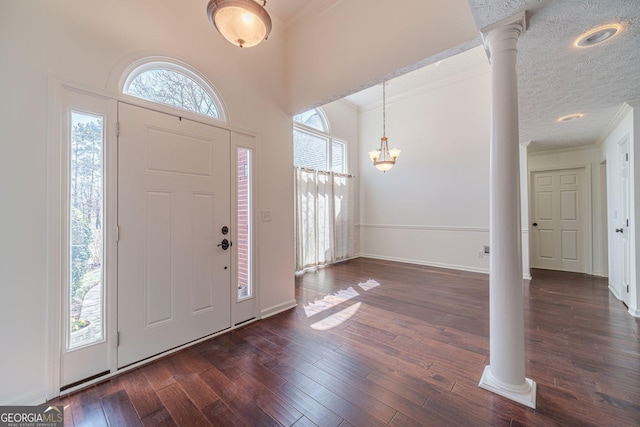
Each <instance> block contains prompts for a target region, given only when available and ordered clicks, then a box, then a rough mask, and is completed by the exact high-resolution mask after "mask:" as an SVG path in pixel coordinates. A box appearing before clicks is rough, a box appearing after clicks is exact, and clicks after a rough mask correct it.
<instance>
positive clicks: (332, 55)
mask: <svg viewBox="0 0 640 427" xmlns="http://www.w3.org/2000/svg"><path fill="white" fill-rule="evenodd" d="M333 3H334V4H333V6H332V7H331V8H329V9H328V10H326V11H323V12H321V13H317V14H316V15H315V16H314V17H313V19H312V20H310V22H307V23H305V25H304V26H303V27H302V28H300V29H298V30H297V31H296V32H295V33H294V34H292V35H291V37H290V38H289V40H288V50H287V64H288V65H287V80H288V85H289V86H288V87H289V94H290V97H289V100H288V107H289V110H290V111H291V112H292V113H295V112H300V111H304V110H306V109H308V108H310V107H315V106H318V105H320V104H323V103H326V102H328V101H331V100H333V99H337V98H340V97H342V96H346V95H349V94H351V93H353V92H355V91H356V89H364V88H366V87H368V86H369V85H370V84H371V83H372V82H374V81H378V80H380V78H381V77H382V76H387V75H389V74H390V73H393V72H395V71H397V70H398V69H400V68H404V67H408V66H411V65H413V64H415V63H416V62H418V61H421V60H424V59H425V58H428V57H430V56H432V55H435V54H437V53H440V52H442V51H445V50H448V49H450V48H452V47H455V46H458V45H460V44H462V43H464V42H467V41H469V40H472V39H475V38H477V36H478V30H477V28H476V25H475V22H474V20H473V17H472V16H471V10H470V8H469V5H468V3H467V1H466V0H430V1H424V0H404V1H402V2H388V1H371V0H349V1H335V2H333Z"/></svg>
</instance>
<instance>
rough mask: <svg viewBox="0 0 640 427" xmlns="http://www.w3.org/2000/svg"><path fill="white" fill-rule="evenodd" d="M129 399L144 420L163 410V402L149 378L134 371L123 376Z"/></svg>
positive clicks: (138, 371)
mask: <svg viewBox="0 0 640 427" xmlns="http://www.w3.org/2000/svg"><path fill="white" fill-rule="evenodd" d="M122 380H123V382H124V384H125V388H126V390H127V394H128V395H129V399H130V400H131V403H132V404H133V407H134V408H135V410H136V412H137V413H138V416H139V417H140V418H144V417H146V416H148V415H151V414H153V413H155V412H158V411H160V410H161V409H163V408H164V407H163V405H162V402H161V401H160V399H159V398H158V395H157V394H156V392H155V390H154V389H153V387H152V386H151V384H149V381H148V380H147V377H146V376H145V375H144V374H143V373H142V372H141V371H140V370H137V369H136V370H134V371H131V372H127V373H126V374H124V375H122Z"/></svg>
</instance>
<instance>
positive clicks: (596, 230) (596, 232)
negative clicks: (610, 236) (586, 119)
mask: <svg viewBox="0 0 640 427" xmlns="http://www.w3.org/2000/svg"><path fill="white" fill-rule="evenodd" d="M528 161H529V171H530V172H531V171H539V170H547V169H549V170H550V169H570V168H574V167H585V166H586V167H588V168H590V171H591V181H590V183H589V184H590V185H591V193H590V195H587V196H590V199H591V204H590V206H588V209H589V211H590V212H589V213H590V216H591V225H590V227H589V229H588V230H589V232H590V233H591V245H590V248H589V252H590V254H591V259H590V263H591V271H587V273H588V274H594V275H596V276H606V275H607V272H606V271H604V270H603V262H602V257H603V253H602V232H601V229H602V228H601V227H602V215H601V207H602V203H601V200H600V198H601V196H602V191H601V189H600V183H601V182H602V179H601V177H600V172H601V169H600V162H601V157H600V153H599V149H598V147H596V146H595V145H591V146H586V147H580V148H576V149H564V150H550V151H541V152H533V153H529V159H528ZM587 176H588V175H587Z"/></svg>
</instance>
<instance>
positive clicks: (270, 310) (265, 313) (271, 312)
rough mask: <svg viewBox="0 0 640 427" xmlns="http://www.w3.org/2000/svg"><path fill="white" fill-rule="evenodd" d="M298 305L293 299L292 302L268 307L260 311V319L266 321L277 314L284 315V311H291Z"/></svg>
mask: <svg viewBox="0 0 640 427" xmlns="http://www.w3.org/2000/svg"><path fill="white" fill-rule="evenodd" d="M297 305H298V303H297V302H296V300H294V299H293V300H291V301H287V302H283V303H282V304H278V305H274V306H271V307H267V308H265V309H263V310H260V318H261V319H266V318H267V317H271V316H275V315H276V314H278V313H282V312H283V311H286V310H289V309H291V308H293V307H296V306H297Z"/></svg>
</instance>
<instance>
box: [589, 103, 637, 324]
mask: <svg viewBox="0 0 640 427" xmlns="http://www.w3.org/2000/svg"><path fill="white" fill-rule="evenodd" d="M618 116H619V117H618V119H619V120H618V121H616V123H615V126H613V128H612V129H611V130H610V132H609V133H608V135H607V136H606V138H605V139H604V142H603V143H602V145H601V147H600V153H599V154H600V156H601V158H604V159H606V162H607V198H608V202H607V209H608V219H609V225H608V235H609V246H608V252H609V288H610V289H611V291H612V292H613V293H614V295H616V297H618V298H621V296H622V293H623V291H624V290H623V289H622V288H621V283H622V281H621V276H620V274H621V273H620V272H621V270H620V269H621V266H620V259H621V258H622V255H621V248H620V236H619V235H618V234H617V233H615V232H614V230H615V229H616V228H618V227H620V226H621V225H622V223H621V221H623V220H624V219H623V218H622V217H621V211H622V201H621V189H620V176H619V170H620V162H619V159H618V143H619V142H620V141H622V140H623V139H624V138H628V139H629V151H630V152H629V154H630V167H631V179H630V181H631V188H630V193H631V196H632V197H633V198H634V200H635V202H634V200H632V202H631V206H630V221H629V234H630V238H631V260H630V261H631V280H630V282H631V287H630V301H629V312H630V313H631V314H633V315H634V316H637V317H639V316H640V309H639V308H640V300H639V290H638V284H637V279H638V276H639V272H638V268H639V267H640V262H639V260H638V259H637V256H638V254H639V253H640V248H639V247H638V245H639V244H640V236H638V233H639V232H640V230H638V228H637V226H636V224H637V223H638V220H640V218H639V214H640V206H639V203H640V194H639V192H640V188H639V187H640V185H637V182H636V180H637V172H634V169H635V165H638V164H640V158H639V157H638V156H639V153H638V151H640V150H638V149H637V144H638V143H637V141H636V139H637V137H636V134H635V129H638V128H640V118H638V114H637V108H635V109H632V108H630V107H628V106H625V107H623V108H622V109H621V111H620V113H619V115H618Z"/></svg>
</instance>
